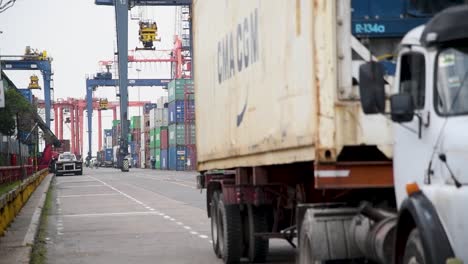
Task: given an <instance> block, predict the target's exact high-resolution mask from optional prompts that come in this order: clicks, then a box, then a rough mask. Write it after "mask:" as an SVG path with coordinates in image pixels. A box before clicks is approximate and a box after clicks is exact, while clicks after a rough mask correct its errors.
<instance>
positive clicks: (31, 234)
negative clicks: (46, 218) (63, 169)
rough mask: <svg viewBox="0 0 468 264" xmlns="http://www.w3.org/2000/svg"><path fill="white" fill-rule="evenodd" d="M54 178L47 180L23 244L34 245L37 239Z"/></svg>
mask: <svg viewBox="0 0 468 264" xmlns="http://www.w3.org/2000/svg"><path fill="white" fill-rule="evenodd" d="M46 178H47V176H46ZM53 178H54V176H53V175H52V176H51V177H50V179H49V180H48V181H47V182H45V184H46V186H45V188H44V192H43V193H42V195H41V198H40V199H39V203H38V205H37V207H36V209H35V210H34V213H33V216H32V218H31V223H30V224H29V227H28V231H27V232H26V235H25V236H24V240H23V246H32V245H34V241H35V240H36V235H37V232H38V230H39V225H40V221H41V215H42V208H44V204H45V201H46V197H47V193H48V192H49V189H50V183H51V182H52V179H53ZM31 249H32V248H31Z"/></svg>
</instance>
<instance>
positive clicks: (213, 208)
mask: <svg viewBox="0 0 468 264" xmlns="http://www.w3.org/2000/svg"><path fill="white" fill-rule="evenodd" d="M218 203H219V192H218V191H214V192H213V194H212V195H211V203H210V212H211V240H212V241H213V251H214V253H215V255H216V256H217V257H218V258H221V253H220V251H219V233H218Z"/></svg>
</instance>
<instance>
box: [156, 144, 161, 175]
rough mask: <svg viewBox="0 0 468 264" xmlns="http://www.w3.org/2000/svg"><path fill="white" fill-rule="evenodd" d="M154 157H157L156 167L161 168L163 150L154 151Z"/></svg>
mask: <svg viewBox="0 0 468 264" xmlns="http://www.w3.org/2000/svg"><path fill="white" fill-rule="evenodd" d="M154 158H155V159H156V169H158V170H160V169H161V150H160V149H155V151H154Z"/></svg>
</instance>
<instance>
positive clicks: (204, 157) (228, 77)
mask: <svg viewBox="0 0 468 264" xmlns="http://www.w3.org/2000/svg"><path fill="white" fill-rule="evenodd" d="M339 2H340V1H333V0H315V1H313V0H294V1H292V0H291V1H284V0H236V1H230V0H197V1H194V4H193V33H194V34H193V36H194V63H195V64H194V66H195V68H194V69H195V71H194V74H195V75H194V81H195V101H196V117H197V123H196V135H197V136H196V143H197V156H198V157H197V158H198V168H197V169H198V170H209V169H223V168H233V167H246V166H262V165H273V164H287V163H294V162H300V161H314V160H319V161H326V162H334V161H336V157H337V155H338V153H339V151H340V150H341V149H342V148H343V147H344V146H347V145H359V144H370V145H379V144H380V143H381V142H384V143H385V144H387V142H388V141H389V137H388V136H387V135H384V137H385V138H381V137H379V136H378V135H377V136H376V137H375V138H373V137H369V136H368V134H367V132H365V131H364V132H363V129H366V128H367V127H368V126H369V124H371V125H370V126H371V127H374V125H375V126H377V124H380V123H382V120H384V119H383V118H381V119H379V120H377V121H375V122H374V121H372V119H368V118H367V117H365V116H363V115H362V114H361V112H360V108H359V104H358V102H356V101H354V102H344V101H340V100H339V99H338V96H337V87H338V83H339V78H340V76H339V74H338V70H337V67H338V64H339V59H338V57H339V55H338V54H337V48H338V45H337V43H338V41H339V37H338V36H337V33H336V32H337V15H336V12H337V6H336V5H337V3H339ZM349 12H350V11H349ZM349 53H351V49H349ZM340 56H341V54H340ZM345 78H351V76H345ZM374 119H375V118H374ZM337 130H343V131H337ZM344 130H347V131H348V132H347V131H344ZM350 133H351V134H350ZM387 145H388V144H387ZM387 145H385V146H387Z"/></svg>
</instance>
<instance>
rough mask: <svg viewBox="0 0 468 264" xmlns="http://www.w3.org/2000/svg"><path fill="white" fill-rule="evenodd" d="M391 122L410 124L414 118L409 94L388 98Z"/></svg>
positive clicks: (411, 99)
mask: <svg viewBox="0 0 468 264" xmlns="http://www.w3.org/2000/svg"><path fill="white" fill-rule="evenodd" d="M390 105H391V115H392V120H393V121H394V122H397V123H405V122H411V121H412V120H413V117H414V103H413V98H412V97H411V95H410V94H406V93H401V94H395V95H392V97H391V98H390Z"/></svg>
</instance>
